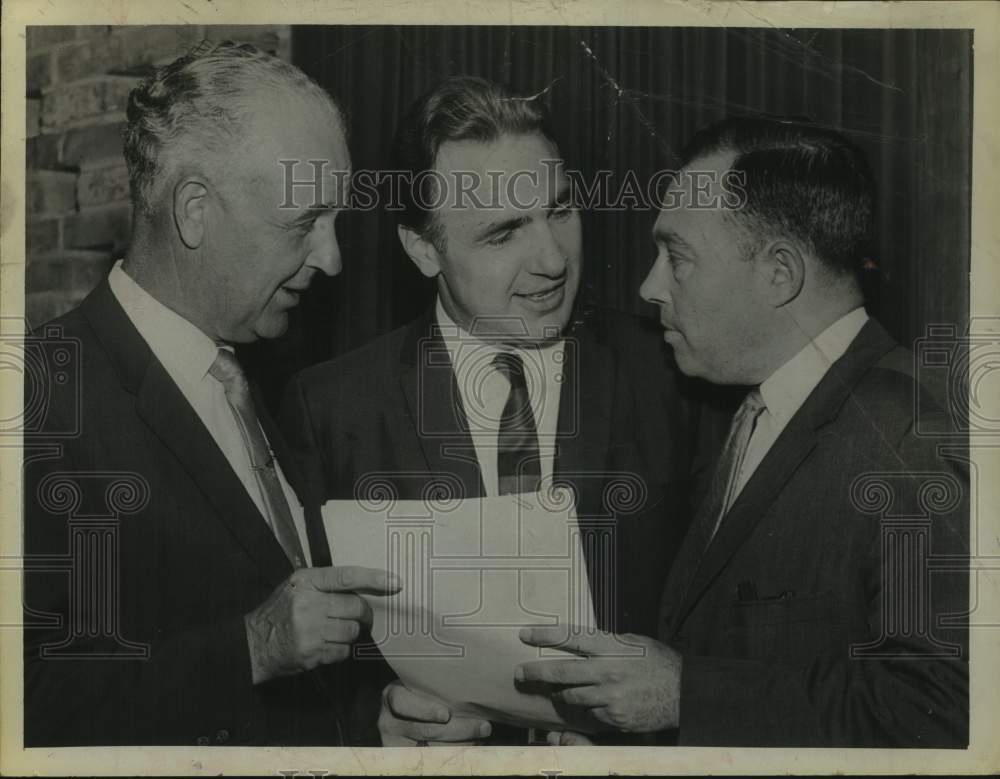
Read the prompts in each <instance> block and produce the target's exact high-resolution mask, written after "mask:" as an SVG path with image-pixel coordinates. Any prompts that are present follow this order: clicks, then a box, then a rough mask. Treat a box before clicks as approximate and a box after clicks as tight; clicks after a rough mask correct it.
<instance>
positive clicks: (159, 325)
mask: <svg viewBox="0 0 1000 779" xmlns="http://www.w3.org/2000/svg"><path fill="white" fill-rule="evenodd" d="M108 284H109V285H110V287H111V291H112V292H113V293H114V296H115V297H116V298H117V299H118V302H119V303H121V306H122V308H123V309H125V313H126V314H127V315H128V318H129V319H131V320H132V324H134V325H135V327H136V329H137V330H138V331H139V335H141V336H142V337H143V339H144V340H145V341H146V343H147V344H149V348H150V349H151V350H152V352H153V354H154V355H155V356H156V359H158V360H159V361H160V362H161V363H162V364H163V367H164V368H165V369H166V371H167V373H168V374H169V375H170V377H171V378H172V379H173V380H174V381H175V382H177V383H178V384H179V385H183V386H184V387H186V388H189V389H195V388H197V386H198V385H199V384H200V383H201V382H202V380H203V379H204V378H205V376H206V375H207V374H208V369H209V368H211V367H212V363H213V362H215V357H216V355H217V354H218V351H219V347H218V345H217V344H216V343H215V342H214V341H213V340H212V339H211V338H209V337H208V336H207V335H205V334H204V333H203V332H202V331H201V330H199V329H198V328H197V327H195V326H194V325H193V324H191V322H189V321H188V320H186V319H185V318H184V317H182V316H181V315H180V314H178V313H176V312H175V311H172V310H171V309H169V308H167V307H166V306H165V305H163V303H161V302H160V301H159V300H157V299H156V298H154V297H153V296H152V295H150V294H149V293H148V292H146V290H144V289H143V288H142V287H140V286H139V285H138V284H137V283H136V282H135V280H134V279H133V278H132V277H131V276H129V275H128V274H127V273H126V272H125V271H124V270H123V269H122V261H121V260H118V262H116V263H115V265H114V267H113V268H112V269H111V273H109V274H108Z"/></svg>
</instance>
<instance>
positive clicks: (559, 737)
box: [545, 730, 594, 747]
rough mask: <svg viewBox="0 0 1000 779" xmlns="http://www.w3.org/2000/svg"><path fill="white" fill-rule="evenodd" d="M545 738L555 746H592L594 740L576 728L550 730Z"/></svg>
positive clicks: (550, 744)
mask: <svg viewBox="0 0 1000 779" xmlns="http://www.w3.org/2000/svg"><path fill="white" fill-rule="evenodd" d="M545 740H546V741H547V742H548V743H549V746H553V747H592V746H594V742H593V741H591V740H590V739H589V738H587V737H586V736H585V735H583V733H577V732H576V731H575V730H550V731H549V732H548V733H546V734H545Z"/></svg>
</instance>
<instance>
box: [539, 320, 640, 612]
mask: <svg viewBox="0 0 1000 779" xmlns="http://www.w3.org/2000/svg"><path fill="white" fill-rule="evenodd" d="M563 354H564V362H563V377H564V380H563V382H562V389H561V391H560V395H559V420H558V422H557V435H556V445H557V449H556V456H555V461H554V465H553V471H554V473H553V477H554V480H555V482H556V483H560V482H562V483H568V484H570V485H571V486H572V487H573V491H574V494H575V495H576V513H577V524H578V526H579V529H580V541H581V545H582V548H583V550H584V561H585V564H586V567H587V578H588V581H589V583H590V591H591V597H592V599H593V606H594V616H595V617H596V619H597V624H598V627H600V628H601V629H604V630H613V629H614V622H613V620H614V618H615V614H616V613H617V608H618V604H617V603H616V600H615V598H616V594H617V591H618V581H616V579H618V578H620V577H621V576H622V575H623V574H624V571H622V570H621V566H622V562H623V561H622V559H621V555H620V549H619V548H618V544H620V543H621V539H620V538H618V536H617V532H616V529H615V528H614V527H610V526H609V522H614V518H613V517H609V516H608V506H607V505H606V504H607V500H606V496H605V492H606V488H607V482H608V479H609V474H608V473H607V470H608V447H609V444H610V439H611V409H612V404H613V403H614V384H615V358H614V355H612V353H611V350H610V349H609V348H608V347H607V346H605V345H604V344H602V343H601V342H600V341H599V340H598V339H597V338H596V337H595V335H594V333H593V332H592V330H591V329H590V327H588V326H587V324H586V320H583V321H582V322H578V323H576V324H575V325H574V327H573V328H572V329H571V330H570V331H569V333H568V335H567V336H566V341H565V347H564V352H563ZM543 443H544V442H543ZM609 539H610V540H611V541H612V542H613V543H616V546H615V547H613V550H614V561H613V563H611V561H609V560H608V559H607V554H608V550H607V541H608V540H609ZM609 563H611V564H610V565H609Z"/></svg>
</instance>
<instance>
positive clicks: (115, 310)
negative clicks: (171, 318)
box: [82, 280, 291, 584]
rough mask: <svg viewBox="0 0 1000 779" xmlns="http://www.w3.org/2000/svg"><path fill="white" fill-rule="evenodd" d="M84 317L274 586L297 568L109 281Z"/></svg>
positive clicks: (147, 414)
mask: <svg viewBox="0 0 1000 779" xmlns="http://www.w3.org/2000/svg"><path fill="white" fill-rule="evenodd" d="M82 309H83V313H84V315H85V316H86V317H87V319H88V320H89V321H90V323H91V326H92V327H93V328H94V332H95V333H96V334H97V337H98V338H99V339H100V341H101V343H102V345H103V346H104V348H105V349H106V351H107V352H108V355H109V357H110V358H111V360H112V362H113V363H114V365H115V366H116V369H117V371H118V375H119V377H120V378H121V380H122V384H123V386H124V387H125V388H126V389H127V390H129V391H130V392H132V393H134V394H135V396H136V413H137V414H138V415H139V417H140V418H141V419H142V420H143V421H144V422H145V423H146V425H148V426H149V428H150V429H151V430H152V431H153V433H154V434H155V435H156V436H157V437H158V438H159V439H160V441H161V442H162V443H163V444H164V446H165V447H166V448H167V449H168V450H169V451H170V452H171V454H172V455H173V456H174V457H175V458H176V459H177V461H178V463H179V464H180V465H181V466H182V467H183V468H184V470H185V471H186V472H187V473H188V475H189V476H190V477H191V480H192V481H193V482H194V483H195V484H197V485H198V487H199V489H200V490H201V492H202V493H203V494H204V495H205V497H206V498H207V499H208V501H209V502H210V503H211V504H212V506H213V507H214V508H215V510H216V516H217V517H218V519H219V520H220V521H221V522H223V523H224V524H225V525H226V526H227V527H228V528H229V530H230V532H232V534H233V535H234V536H235V537H236V538H237V540H238V541H239V542H240V544H241V545H242V546H243V548H244V549H245V550H246V551H247V553H248V554H249V555H250V556H251V557H252V558H253V559H255V560H256V561H257V562H258V563H259V565H260V566H261V569H262V570H263V571H264V572H265V573H266V574H267V576H268V578H269V579H270V580H272V581H273V582H274V584H278V583H280V582H281V581H282V580H283V579H284V578H285V577H286V576H287V575H288V574H289V573H290V572H291V566H290V564H289V562H288V559H287V558H286V557H285V554H284V552H283V551H282V549H281V546H280V545H279V544H278V541H277V539H276V538H275V537H274V534H273V533H272V532H271V529H270V528H269V527H268V525H267V522H266V520H265V519H264V518H263V517H262V516H261V514H260V512H259V511H258V510H257V507H256V505H255V504H254V502H253V501H252V500H251V499H250V496H249V495H247V492H246V490H245V489H244V487H243V483H242V482H241V481H240V480H239V478H238V477H237V476H236V474H235V473H234V472H233V469H232V467H231V466H230V465H229V462H228V461H227V460H226V458H225V456H224V455H223V454H222V451H221V450H220V449H219V447H218V445H217V444H216V443H215V440H214V439H213V438H212V436H211V435H210V434H209V432H208V430H206V429H205V426H204V425H203V424H202V422H201V420H200V419H199V418H198V415H197V414H196V413H195V411H194V409H192V408H191V405H190V404H189V403H188V402H187V399H186V398H185V397H184V395H183V394H182V393H181V391H180V389H179V388H178V387H177V385H176V384H175V383H174V381H173V379H171V378H170V376H169V374H168V373H167V371H166V369H165V368H164V367H163V365H162V364H161V363H160V362H159V360H157V359H156V357H155V356H154V355H153V354H152V351H151V350H150V349H149V346H148V345H147V344H146V342H145V340H143V338H142V336H141V335H139V332H138V330H136V329H135V326H134V325H133V324H132V321H131V320H130V319H129V318H128V315H127V314H126V313H125V312H124V310H123V309H122V308H121V305H120V304H119V303H118V301H117V299H116V298H115V297H114V294H113V293H112V292H111V289H110V287H109V286H108V283H107V280H105V281H104V282H102V284H101V285H100V286H99V287H98V288H97V289H96V290H95V291H94V292H93V293H92V294H91V295H90V296H89V297H88V298H87V300H86V301H84V304H83V306H82Z"/></svg>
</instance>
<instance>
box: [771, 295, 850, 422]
mask: <svg viewBox="0 0 1000 779" xmlns="http://www.w3.org/2000/svg"><path fill="white" fill-rule="evenodd" d="M867 321H868V314H866V313H865V310H864V308H863V307H858V308H856V309H854V310H853V311H851V312H849V313H847V314H845V315H844V316H842V317H841V318H840V319H838V320H837V321H836V322H834V323H833V324H832V325H830V326H829V327H828V328H826V330H824V331H823V332H822V333H820V334H819V335H818V336H816V337H815V338H813V339H812V340H811V341H810V342H809V343H807V344H806V345H805V346H804V347H803V348H802V349H801V350H800V351H799V352H798V353H797V354H796V355H795V356H794V357H792V358H791V359H790V360H788V362H786V363H785V364H784V365H782V366H781V367H780V368H778V370H776V371H775V372H774V373H772V374H771V375H770V376H769V377H768V378H767V380H766V381H765V382H764V383H763V384H761V385H760V394H761V397H762V398H763V399H764V405H765V406H766V407H767V412H768V413H769V414H770V415H771V417H772V418H773V419H774V420H775V422H777V423H778V424H779V425H784V424H785V423H787V422H788V420H790V419H791V418H792V417H793V416H794V415H795V412H796V411H798V410H799V408H800V407H801V406H802V404H803V403H804V402H805V400H806V398H808V397H809V394H810V393H811V392H812V391H813V390H814V389H815V388H816V385H817V384H819V383H820V381H821V380H822V378H823V377H824V376H825V375H826V372H827V371H828V370H830V366H831V365H833V363H835V362H836V361H837V360H839V359H840V358H841V357H842V356H843V355H844V352H846V351H847V347H848V346H850V345H851V341H853V340H854V339H855V338H856V337H857V335H858V333H860V332H861V328H862V327H864V325H865V322H867Z"/></svg>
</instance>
